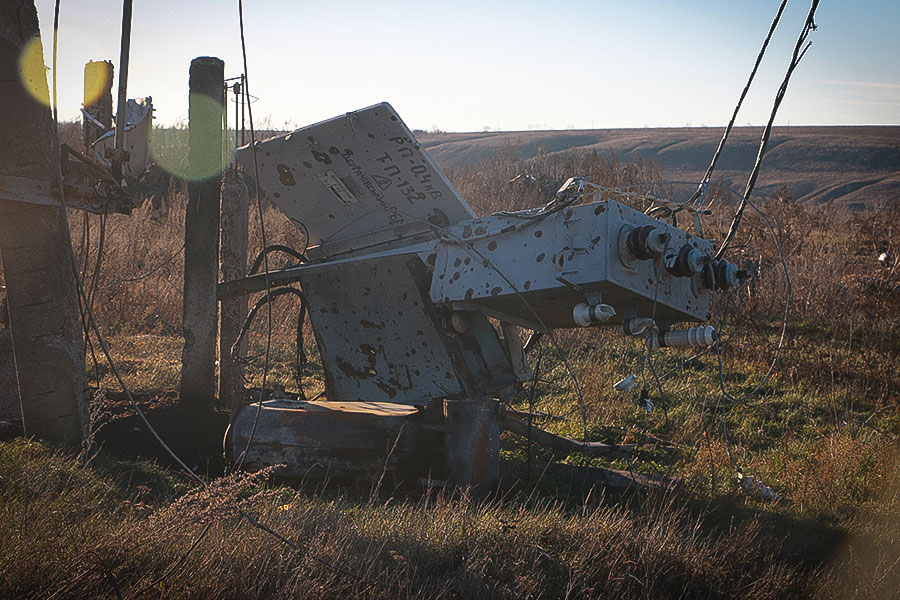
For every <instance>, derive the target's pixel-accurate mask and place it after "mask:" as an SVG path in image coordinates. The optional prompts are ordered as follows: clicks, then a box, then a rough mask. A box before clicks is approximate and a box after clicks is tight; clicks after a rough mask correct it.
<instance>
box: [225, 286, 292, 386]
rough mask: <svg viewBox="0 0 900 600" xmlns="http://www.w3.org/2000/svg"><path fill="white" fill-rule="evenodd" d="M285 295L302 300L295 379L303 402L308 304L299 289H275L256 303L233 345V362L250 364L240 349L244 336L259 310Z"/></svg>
mask: <svg viewBox="0 0 900 600" xmlns="http://www.w3.org/2000/svg"><path fill="white" fill-rule="evenodd" d="M284 295H294V296H297V297H298V298H299V299H300V311H299V313H298V316H297V340H296V343H297V349H296V357H295V363H294V378H295V380H296V383H297V390H298V393H299V396H300V398H301V399H302V400H306V394H305V393H304V392H303V372H304V369H305V367H306V363H307V358H306V350H305V349H304V348H303V325H304V323H305V322H306V312H307V304H306V296H304V295H303V292H301V291H300V290H298V289H297V288H293V287H289V286H288V287H281V288H273V289H272V290H271V291H270V292H268V293H267V294H266V295H264V296H263V297H262V298H260V299H259V300H257V301H256V304H254V305H253V308H252V309H250V312H249V313H247V318H246V319H244V324H243V325H242V326H241V329H240V331H239V333H238V336H237V339H236V340H235V342H234V344H232V345H231V350H230V355H231V360H233V361H234V362H236V363H238V364H244V365H247V364H250V361H249V360H248V359H244V358H241V357H240V347H241V344H242V343H243V341H244V336H246V335H247V332H248V331H249V330H250V326H251V325H252V324H253V321H254V319H256V315H257V313H258V312H259V309H260V308H262V306H263V305H265V304H270V303H272V302H273V301H274V300H275V299H276V298H278V297H279V296H284Z"/></svg>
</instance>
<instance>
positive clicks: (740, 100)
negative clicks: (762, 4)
mask: <svg viewBox="0 0 900 600" xmlns="http://www.w3.org/2000/svg"><path fill="white" fill-rule="evenodd" d="M785 6H787V0H783V1H782V3H781V6H779V7H778V12H777V13H776V14H775V19H774V20H773V21H772V25H771V27H769V33H768V35H766V39H765V40H764V41H763V45H762V48H760V49H759V54H758V55H757V57H756V62H755V63H754V64H753V70H751V71H750V77H749V78H748V79H747V84H746V85H745V86H744V89H743V91H741V96H740V98H738V102H737V105H736V106H735V107H734V112H733V113H732V114H731V120H730V121H729V122H728V126H727V127H725V132H724V133H723V134H722V139H721V140H719V146H718V147H717V148H716V151H715V153H714V154H713V157H712V161H710V163H709V167H707V169H706V173H705V174H704V175H703V179H701V180H700V184H699V185H698V186H697V191H695V192H694V194H693V195H692V196H691V197H690V198H689V199H688V200H687V201H686V202H684V203H683V204H682V205H681V207H680V208H678V209H676V211H675V212H677V211H678V210H681V208H683V207H686V206H688V205H690V204H693V203H695V202H697V201H699V200H700V198H701V197H702V196H703V194H704V192H705V191H706V187H707V186H708V185H709V180H710V177H712V173H713V171H714V170H715V168H716V163H717V162H718V161H719V156H721V154H722V149H723V148H724V147H725V142H727V141H728V136H729V135H730V134H731V130H732V128H733V127H734V122H735V120H736V119H737V116H738V112H739V111H740V110H741V105H742V104H743V103H744V98H745V97H746V96H747V92H748V91H750V85H751V84H752V83H753V79H754V77H756V71H757V69H759V65H760V63H761V62H762V59H763V56H764V55H765V53H766V48H768V46H769V41H770V40H771V39H772V34H773V33H775V28H776V27H778V22H779V21H780V20H781V15H782V13H783V12H784V8H785Z"/></svg>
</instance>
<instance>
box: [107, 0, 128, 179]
mask: <svg viewBox="0 0 900 600" xmlns="http://www.w3.org/2000/svg"><path fill="white" fill-rule="evenodd" d="M131 6H132V0H124V3H123V6H122V44H121V48H120V53H119V105H118V107H117V109H116V155H115V157H114V158H113V161H112V172H113V176H114V177H115V178H116V183H121V180H122V153H123V152H124V150H125V107H126V105H127V103H128V56H129V54H130V52H131Z"/></svg>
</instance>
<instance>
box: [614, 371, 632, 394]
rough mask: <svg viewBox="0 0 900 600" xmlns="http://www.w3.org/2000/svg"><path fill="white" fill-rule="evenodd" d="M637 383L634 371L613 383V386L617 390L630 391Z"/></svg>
mask: <svg viewBox="0 0 900 600" xmlns="http://www.w3.org/2000/svg"><path fill="white" fill-rule="evenodd" d="M636 385H637V377H636V376H635V374H634V373H632V374H631V375H629V376H628V377H626V378H625V379H623V380H621V381H620V382H619V383H617V384H615V385H614V386H613V388H615V390H616V391H617V392H630V391H631V390H633V389H634V387H635V386H636Z"/></svg>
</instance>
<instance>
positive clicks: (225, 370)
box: [219, 169, 250, 411]
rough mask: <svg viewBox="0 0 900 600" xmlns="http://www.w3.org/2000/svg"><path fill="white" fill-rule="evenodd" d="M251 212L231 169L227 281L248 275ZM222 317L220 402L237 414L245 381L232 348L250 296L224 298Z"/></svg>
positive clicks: (226, 188)
mask: <svg viewBox="0 0 900 600" xmlns="http://www.w3.org/2000/svg"><path fill="white" fill-rule="evenodd" d="M249 209H250V198H249V194H248V192H247V185H246V184H245V183H244V178H243V176H242V175H241V174H240V173H239V172H238V171H236V170H235V169H229V170H228V171H226V173H225V184H224V185H223V187H222V248H221V261H222V280H223V281H231V280H233V279H239V278H241V277H244V276H245V275H246V274H247V232H248V229H249V227H250V224H249V220H248V211H249ZM219 314H220V325H219V403H220V404H222V405H225V406H230V407H231V409H232V411H234V410H235V409H237V408H239V407H240V405H241V404H242V401H243V397H242V394H241V392H242V391H243V389H244V381H243V378H242V377H241V371H240V367H239V366H238V365H237V364H236V363H235V362H234V361H233V360H231V346H232V344H234V342H235V341H236V340H237V337H238V333H239V332H240V328H241V325H242V324H243V322H244V318H245V317H246V315H247V296H232V297H230V298H225V299H223V300H222V305H221V308H220V311H219ZM245 339H246V338H245Z"/></svg>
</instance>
